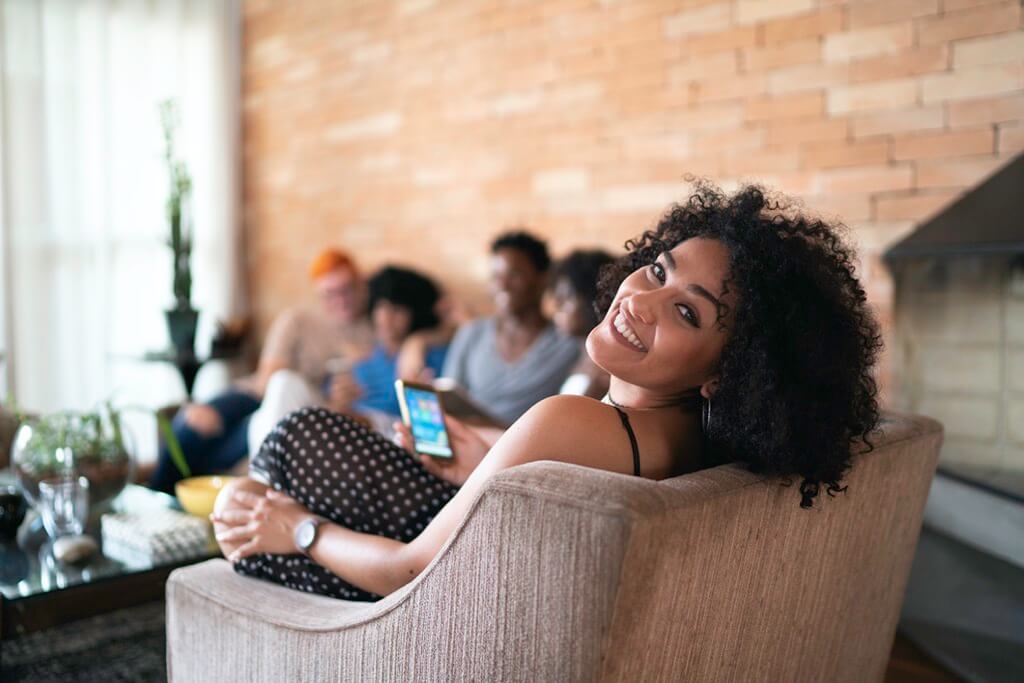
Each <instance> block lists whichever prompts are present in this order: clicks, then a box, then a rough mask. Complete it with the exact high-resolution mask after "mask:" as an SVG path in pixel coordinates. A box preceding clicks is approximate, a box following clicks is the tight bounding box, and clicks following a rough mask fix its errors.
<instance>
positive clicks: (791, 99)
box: [746, 92, 825, 121]
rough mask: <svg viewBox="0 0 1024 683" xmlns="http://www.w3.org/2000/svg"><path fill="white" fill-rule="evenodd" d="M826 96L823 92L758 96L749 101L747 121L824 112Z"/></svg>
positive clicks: (771, 119)
mask: <svg viewBox="0 0 1024 683" xmlns="http://www.w3.org/2000/svg"><path fill="white" fill-rule="evenodd" d="M824 111H825V98H824V96H823V95H822V94H821V93H818V92H814V93H801V94H798V95H785V96H781V97H758V98H756V99H752V100H750V101H749V102H747V114H746V118H747V121H775V120H779V119H793V118H802V117H806V116H814V115H817V114H822V113H824Z"/></svg>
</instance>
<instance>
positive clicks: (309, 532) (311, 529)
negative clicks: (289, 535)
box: [295, 519, 316, 550]
mask: <svg viewBox="0 0 1024 683" xmlns="http://www.w3.org/2000/svg"><path fill="white" fill-rule="evenodd" d="M314 538H316V524H314V523H313V520H311V519H309V520H306V521H305V522H303V523H302V524H300V525H299V528H298V530H297V531H296V532H295V541H296V543H295V544H296V545H297V546H299V547H300V548H302V549H303V550H306V549H308V548H309V546H311V545H313V539H314Z"/></svg>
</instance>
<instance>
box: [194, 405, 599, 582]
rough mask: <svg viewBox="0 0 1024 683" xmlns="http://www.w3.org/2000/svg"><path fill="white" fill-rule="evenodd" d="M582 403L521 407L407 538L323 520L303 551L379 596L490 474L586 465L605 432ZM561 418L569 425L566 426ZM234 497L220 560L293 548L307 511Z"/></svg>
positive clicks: (407, 573)
mask: <svg viewBox="0 0 1024 683" xmlns="http://www.w3.org/2000/svg"><path fill="white" fill-rule="evenodd" d="M587 404H594V405H597V406H599V405H600V404H597V403H596V402H594V401H592V400H590V399H581V398H580V397H577V396H554V397H551V398H549V399H545V400H544V401H541V402H540V403H538V404H537V405H535V406H534V407H533V408H531V409H530V410H529V411H527V413H526V414H525V415H524V416H523V417H521V418H520V419H519V420H517V421H516V422H515V424H513V425H512V426H511V427H510V428H509V429H508V430H507V431H506V432H505V433H504V434H503V435H502V436H501V438H500V439H499V440H498V442H497V443H496V444H495V445H494V447H493V448H492V449H491V450H490V451H489V452H488V454H487V456H486V457H485V458H484V459H483V461H482V462H481V463H480V465H479V466H477V467H476V469H474V471H473V473H472V474H470V475H469V478H468V479H467V480H466V483H465V484H464V485H463V486H462V488H461V489H459V492H458V493H456V494H455V496H454V497H453V498H452V499H451V500H449V501H448V503H447V504H446V505H445V506H444V507H443V508H442V509H441V511H440V512H439V513H438V514H437V516H436V517H434V519H433V520H432V521H431V522H430V524H429V525H427V527H426V529H424V530H423V532H422V533H420V535H419V536H417V537H416V538H415V539H413V540H412V541H411V542H409V543H403V542H401V541H395V540H392V539H388V538H383V537H381V536H376V535H373V534H364V533H360V532H357V531H352V530H351V529H347V528H345V527H343V526H341V525H338V524H333V523H325V524H323V525H321V527H320V535H319V537H318V538H317V541H316V543H315V544H314V545H313V548H312V550H311V552H310V555H311V556H312V558H313V559H314V560H315V561H316V562H317V563H318V564H320V565H322V566H324V567H326V568H327V569H329V570H330V571H331V572H333V573H334V574H337V575H338V576H340V577H341V578H343V579H344V580H346V581H348V582H349V583H351V584H352V585H354V586H356V587H358V588H361V589H363V590H366V591H370V592H373V593H377V594H378V595H386V594H388V593H391V592H393V591H395V590H397V589H398V588H401V587H402V586H404V585H405V584H406V583H408V582H409V581H411V580H412V579H414V578H415V577H416V576H418V575H419V573H420V572H422V571H423V570H424V569H425V568H426V567H427V565H429V564H430V562H431V561H432V560H433V559H434V557H435V556H436V555H437V553H438V552H439V551H440V549H441V547H442V546H443V545H444V544H445V542H446V541H447V540H448V537H449V536H451V534H452V533H453V532H454V531H455V529H456V527H457V526H458V525H459V523H460V522H461V521H462V519H463V518H464V517H465V516H466V514H467V513H468V511H469V508H470V506H471V505H472V504H473V501H474V500H475V499H476V497H477V496H478V495H479V494H480V492H481V491H482V490H483V488H484V486H485V485H486V483H487V481H488V480H489V479H490V478H491V477H492V476H494V474H495V473H497V472H500V471H501V470H504V469H508V468H509V467H514V466H515V465H521V464H523V463H527V462H532V461H534V460H566V461H569V462H579V463H581V464H586V463H587V462H588V460H589V458H588V456H587V453H588V452H589V449H591V448H592V447H594V446H595V445H596V443H598V442H600V440H601V439H603V438H605V437H604V436H602V434H601V431H602V430H601V429H600V418H598V417H597V413H596V412H595V411H594V409H593V408H592V407H591V406H590V405H587ZM601 408H604V407H603V406H601ZM605 417H607V416H605ZM567 418H568V419H567ZM567 424H571V425H573V427H574V428H573V429H566V428H565V426H566V425H567ZM595 428H596V429H595ZM234 496H235V501H234V505H232V506H230V507H231V508H233V509H228V510H224V511H223V512H221V513H219V514H218V515H216V516H215V518H214V521H216V522H218V523H220V524H221V525H222V526H223V525H227V526H231V527H232V528H231V529H230V530H227V531H224V532H219V533H218V535H217V540H218V541H220V542H221V543H222V546H225V545H226V546H229V547H233V546H234V544H241V545H240V547H238V548H237V549H236V550H234V551H233V552H231V553H230V554H229V556H228V559H230V560H231V561H238V560H239V559H241V558H242V557H246V556H248V555H252V554H255V553H264V552H267V553H275V554H286V553H294V552H295V551H296V548H295V545H294V540H293V539H294V530H295V527H296V526H298V524H299V523H301V522H302V521H303V520H305V519H307V518H309V517H311V516H312V515H311V513H309V511H308V510H306V509H305V508H303V507H302V506H301V505H299V504H298V503H297V502H295V501H294V500H292V499H291V498H289V497H288V496H286V495H284V494H281V493H278V492H273V491H271V492H268V494H267V496H265V497H264V496H256V495H254V494H251V493H247V492H244V491H240V492H236V493H235V494H234Z"/></svg>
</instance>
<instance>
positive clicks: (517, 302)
mask: <svg viewBox="0 0 1024 683" xmlns="http://www.w3.org/2000/svg"><path fill="white" fill-rule="evenodd" d="M545 284H546V273H542V272H540V271H539V270H537V267H536V266H534V265H533V261H531V260H530V257H529V256H527V255H526V254H525V253H524V252H522V251H520V250H519V249H513V248H508V247H506V248H504V249H499V250H498V251H497V252H496V253H494V254H493V255H492V256H491V295H492V296H493V297H494V305H495V307H496V308H497V309H498V313H500V314H504V315H523V314H525V313H529V312H531V311H533V310H537V309H539V308H540V301H541V297H542V296H543V294H544V285H545Z"/></svg>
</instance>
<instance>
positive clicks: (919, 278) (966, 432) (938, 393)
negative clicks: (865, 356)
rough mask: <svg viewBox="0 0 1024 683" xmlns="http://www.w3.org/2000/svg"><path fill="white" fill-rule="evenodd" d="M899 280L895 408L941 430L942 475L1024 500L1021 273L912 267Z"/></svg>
mask: <svg viewBox="0 0 1024 683" xmlns="http://www.w3.org/2000/svg"><path fill="white" fill-rule="evenodd" d="M896 277H897V280H898V282H899V290H900V296H899V298H898V300H897V302H896V304H895V308H896V326H897V335H896V337H897V338H898V340H899V343H898V346H897V347H895V348H894V349H893V353H892V357H893V363H894V365H895V367H896V368H897V369H898V371H899V372H898V376H899V378H900V381H899V386H898V388H897V389H896V393H897V394H898V396H899V400H898V403H899V407H900V408H902V409H906V410H911V411H914V412H921V413H924V414H926V415H931V416H933V417H935V418H936V419H938V420H940V421H941V422H942V424H943V425H944V426H945V428H946V439H945V443H944V445H943V448H942V460H941V461H940V462H941V463H942V464H943V465H945V466H946V467H952V468H953V469H954V470H956V471H959V472H960V473H961V474H966V475H967V476H970V477H971V478H972V479H974V480H977V481H983V482H986V483H989V484H991V485H993V486H995V487H997V488H1005V489H1008V490H1013V491H1016V492H1017V493H1018V495H1021V494H1024V264H1021V263H1020V262H1018V263H1016V264H1014V262H1013V261H1011V259H1009V258H1008V257H1004V256H972V257H961V258H958V259H951V260H943V259H912V260H909V261H906V262H904V263H902V264H901V266H900V269H899V271H898V274H897V276H896Z"/></svg>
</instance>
